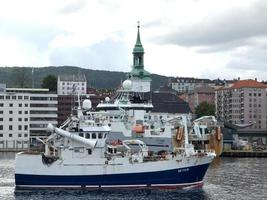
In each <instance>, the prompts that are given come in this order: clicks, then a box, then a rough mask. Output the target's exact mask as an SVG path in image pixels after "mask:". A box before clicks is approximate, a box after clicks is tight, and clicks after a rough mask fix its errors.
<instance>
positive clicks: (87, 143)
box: [47, 123, 97, 148]
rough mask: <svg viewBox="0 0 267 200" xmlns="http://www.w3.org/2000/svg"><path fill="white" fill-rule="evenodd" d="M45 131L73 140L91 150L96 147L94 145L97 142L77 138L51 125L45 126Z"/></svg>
mask: <svg viewBox="0 0 267 200" xmlns="http://www.w3.org/2000/svg"><path fill="white" fill-rule="evenodd" d="M47 130H48V131H49V132H52V133H53V132H55V133H56V134H58V135H61V136H63V137H68V138H70V139H72V140H75V141H76V142H80V143H82V144H85V145H88V146H90V147H91V148H95V146H96V143H97V141H95V140H89V139H85V138H83V137H81V136H78V135H75V134H73V133H70V132H68V131H65V130H62V129H60V128H55V127H54V126H53V125H52V124H50V123H49V124H48V126H47Z"/></svg>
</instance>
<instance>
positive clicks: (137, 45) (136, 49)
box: [133, 22, 144, 53]
mask: <svg viewBox="0 0 267 200" xmlns="http://www.w3.org/2000/svg"><path fill="white" fill-rule="evenodd" d="M137 29H138V31H137V38H136V43H135V46H134V49H133V53H144V48H143V46H142V43H141V39H140V31H139V29H140V25H139V22H138V25H137Z"/></svg>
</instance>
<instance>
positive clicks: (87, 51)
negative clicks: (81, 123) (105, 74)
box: [50, 38, 130, 71]
mask: <svg viewBox="0 0 267 200" xmlns="http://www.w3.org/2000/svg"><path fill="white" fill-rule="evenodd" d="M129 55H130V52H128V49H127V47H126V46H125V45H124V44H123V43H122V42H120V41H114V40H112V39H110V38H108V39H106V40H103V41H101V42H99V43H97V44H94V45H91V46H86V47H64V48H56V49H54V50H53V51H52V52H51V54H50V63H51V65H73V66H81V67H88V68H91V69H105V70H111V71H121V70H122V69H123V70H122V71H129V70H130V67H129V64H128V63H129Z"/></svg>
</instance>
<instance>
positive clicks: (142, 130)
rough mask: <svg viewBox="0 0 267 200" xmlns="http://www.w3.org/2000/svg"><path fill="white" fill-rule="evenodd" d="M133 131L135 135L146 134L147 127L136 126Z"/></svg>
mask: <svg viewBox="0 0 267 200" xmlns="http://www.w3.org/2000/svg"><path fill="white" fill-rule="evenodd" d="M133 131H134V132H135V133H144V132H145V127H144V126H143V125H141V124H136V125H135V126H134V128H133Z"/></svg>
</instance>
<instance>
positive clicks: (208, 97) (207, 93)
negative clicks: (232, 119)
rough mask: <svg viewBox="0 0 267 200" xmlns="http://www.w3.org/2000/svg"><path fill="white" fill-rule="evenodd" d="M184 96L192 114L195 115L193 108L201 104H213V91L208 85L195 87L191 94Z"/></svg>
mask: <svg viewBox="0 0 267 200" xmlns="http://www.w3.org/2000/svg"><path fill="white" fill-rule="evenodd" d="M185 96H186V97H185V98H186V101H187V102H188V104H189V107H190V109H191V110H192V112H193V113H195V108H196V107H197V106H198V105H199V104H200V103H202V102H207V103H209V104H213V105H214V104H215V90H214V89H213V88H212V87H210V86H208V85H204V86H199V87H196V88H195V89H194V90H193V91H192V92H190V93H188V94H186V95H185Z"/></svg>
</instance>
